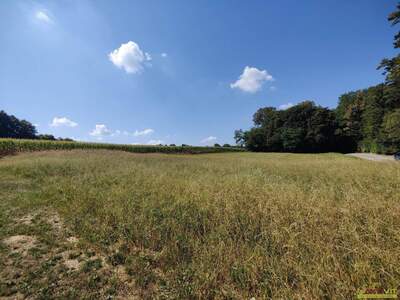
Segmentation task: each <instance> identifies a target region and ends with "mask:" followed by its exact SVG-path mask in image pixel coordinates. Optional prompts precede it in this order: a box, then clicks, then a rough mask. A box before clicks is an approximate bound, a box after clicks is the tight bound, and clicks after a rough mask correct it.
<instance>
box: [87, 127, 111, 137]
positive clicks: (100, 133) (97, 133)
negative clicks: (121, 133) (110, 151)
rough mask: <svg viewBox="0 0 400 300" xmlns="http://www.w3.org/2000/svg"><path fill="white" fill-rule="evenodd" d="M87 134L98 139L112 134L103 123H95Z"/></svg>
mask: <svg viewBox="0 0 400 300" xmlns="http://www.w3.org/2000/svg"><path fill="white" fill-rule="evenodd" d="M89 134H90V135H91V136H94V137H97V138H98V139H102V138H103V137H104V136H109V135H112V131H111V130H109V129H108V128H107V126H106V125H104V124H96V126H95V128H94V129H93V130H92V131H91V132H90V133H89Z"/></svg>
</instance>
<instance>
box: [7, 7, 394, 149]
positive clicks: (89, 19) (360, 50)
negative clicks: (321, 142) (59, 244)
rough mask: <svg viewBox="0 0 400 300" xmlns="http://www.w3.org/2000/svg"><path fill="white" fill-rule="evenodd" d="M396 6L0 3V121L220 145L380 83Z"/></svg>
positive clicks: (84, 136)
mask: <svg viewBox="0 0 400 300" xmlns="http://www.w3.org/2000/svg"><path fill="white" fill-rule="evenodd" d="M396 3H397V2H396V1H389V0H385V1H381V0H351V1H348V0H346V1H345V0H343V1H338V0H335V1H334V0H324V1H321V0H313V1H311V0H305V1H298V0H279V1H277V0H276V1H266V0H263V1H262V0H260V1H256V0H254V1H238V0H232V1H231V0H226V1H223V0H218V1H213V0H208V1H194V0H193V1H192V0H188V1H181V0H179V1H178V0H177V1H173V0H171V1H163V0H160V1H151V0H146V1H128V0H127V1H86V0H77V1H73V0H68V1H67V0H66V1H62V0H60V1H18V0H2V1H0V26H1V28H2V29H1V31H0V45H1V47H0V66H1V67H0V109H3V110H5V111H6V112H7V113H10V114H14V115H16V116H17V117H19V118H24V119H27V120H29V121H31V122H32V123H34V124H37V125H38V130H39V132H40V133H51V134H54V135H55V136H62V137H73V138H75V139H78V140H85V141H104V142H114V143H129V144H130V143H140V144H148V143H149V144H152V143H168V144H170V143H176V144H181V143H186V144H192V145H205V144H214V143H215V142H218V143H221V144H222V143H233V132H234V130H235V129H238V128H243V129H247V128H249V127H250V126H251V125H252V115H253V113H254V112H255V111H256V110H257V109H258V108H260V107H264V106H276V107H285V106H287V105H290V104H295V103H297V102H299V101H302V100H306V99H310V100H314V101H315V102H316V103H317V104H320V105H322V106H328V107H335V106H336V104H337V99H338V96H339V95H341V94H342V93H345V92H347V91H350V90H355V89H360V88H365V87H368V86H370V85H374V84H377V83H380V82H382V81H383V76H382V75H381V72H380V71H377V70H376V67H377V65H378V64H379V62H380V60H381V59H382V58H383V57H390V56H393V55H394V53H395V51H394V50H393V47H392V41H393V35H394V33H395V30H396V28H392V27H390V25H389V23H388V22H387V20H386V18H387V15H388V14H389V13H390V12H391V11H393V10H394V9H395V5H396Z"/></svg>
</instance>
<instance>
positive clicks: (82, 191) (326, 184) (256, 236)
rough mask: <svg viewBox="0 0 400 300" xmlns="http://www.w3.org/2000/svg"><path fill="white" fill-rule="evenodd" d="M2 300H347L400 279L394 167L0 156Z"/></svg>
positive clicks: (213, 157)
mask: <svg viewBox="0 0 400 300" xmlns="http://www.w3.org/2000/svg"><path fill="white" fill-rule="evenodd" d="M0 199H1V200H0V241H2V242H0V297H1V296H12V295H14V296H15V295H18V296H21V297H22V295H31V296H32V298H56V297H59V298H62V297H65V298H71V299H73V298H76V297H79V298H93V299H106V298H107V297H109V296H113V297H115V298H124V297H128V296H131V297H132V299H135V297H136V298H137V299H142V298H148V299H155V298H156V299H157V298H159V299H250V298H252V297H254V298H255V299H264V298H273V299H277V298H281V299H352V298H355V294H356V291H357V289H359V288H362V287H364V286H371V285H373V284H375V283H377V284H378V285H379V286H382V287H384V288H397V287H398V285H399V283H400V269H399V267H400V201H399V200H400V164H398V163H395V162H393V163H378V162H370V161H364V160H360V159H357V158H352V157H346V156H343V155H340V154H321V155H312V154H310V155H300V154H298V155H296V154H264V153H221V154H204V155H198V156H196V155H191V156H188V155H175V154H170V155H165V154H134V153H125V152H119V151H112V152H111V151H105V150H97V151H89V150H73V151H53V152H51V151H49V152H37V153H25V154H19V155H16V156H8V157H5V158H2V159H0Z"/></svg>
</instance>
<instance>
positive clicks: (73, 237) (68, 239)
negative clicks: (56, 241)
mask: <svg viewBox="0 0 400 300" xmlns="http://www.w3.org/2000/svg"><path fill="white" fill-rule="evenodd" d="M67 242H69V243H71V244H78V243H79V239H78V238H77V237H75V236H70V237H69V238H67Z"/></svg>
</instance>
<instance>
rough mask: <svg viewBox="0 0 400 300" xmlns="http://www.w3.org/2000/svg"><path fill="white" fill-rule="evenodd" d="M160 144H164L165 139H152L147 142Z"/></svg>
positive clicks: (148, 143)
mask: <svg viewBox="0 0 400 300" xmlns="http://www.w3.org/2000/svg"><path fill="white" fill-rule="evenodd" d="M160 144H164V141H162V140H150V141H148V142H147V145H160Z"/></svg>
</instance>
